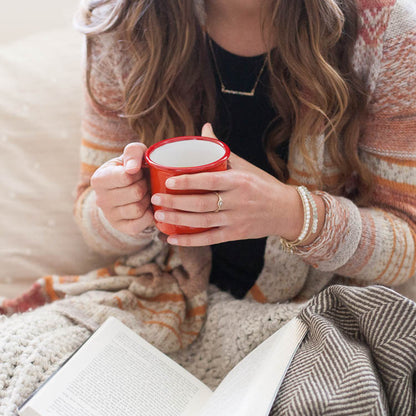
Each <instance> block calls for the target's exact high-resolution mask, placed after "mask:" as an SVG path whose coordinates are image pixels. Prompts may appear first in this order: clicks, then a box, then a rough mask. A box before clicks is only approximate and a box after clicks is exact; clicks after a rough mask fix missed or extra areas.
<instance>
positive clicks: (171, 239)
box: [168, 237, 178, 245]
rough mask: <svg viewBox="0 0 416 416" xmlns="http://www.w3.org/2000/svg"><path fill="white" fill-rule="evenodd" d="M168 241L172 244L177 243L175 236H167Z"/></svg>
mask: <svg viewBox="0 0 416 416" xmlns="http://www.w3.org/2000/svg"><path fill="white" fill-rule="evenodd" d="M168 243H169V244H172V245H176V244H178V239H177V238H175V237H169V238H168Z"/></svg>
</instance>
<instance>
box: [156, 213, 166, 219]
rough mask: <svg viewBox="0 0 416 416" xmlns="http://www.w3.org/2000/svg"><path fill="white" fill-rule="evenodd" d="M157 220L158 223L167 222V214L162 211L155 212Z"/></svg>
mask: <svg viewBox="0 0 416 416" xmlns="http://www.w3.org/2000/svg"><path fill="white" fill-rule="evenodd" d="M155 218H156V219H157V220H158V221H164V220H165V214H164V213H163V212H162V211H156V212H155Z"/></svg>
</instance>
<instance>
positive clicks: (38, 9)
mask: <svg viewBox="0 0 416 416" xmlns="http://www.w3.org/2000/svg"><path fill="white" fill-rule="evenodd" d="M78 3H79V0H19V1H11V0H2V2H1V13H0V45H2V44H6V43H9V42H11V41H14V40H17V39H23V38H25V37H26V36H28V35H31V34H33V33H36V32H42V31H45V30H46V31H48V30H51V29H60V28H69V27H70V26H71V23H72V16H73V14H74V11H75V10H76V8H77V7H78Z"/></svg>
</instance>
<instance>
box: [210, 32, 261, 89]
mask: <svg viewBox="0 0 416 416" xmlns="http://www.w3.org/2000/svg"><path fill="white" fill-rule="evenodd" d="M208 42H209V47H210V49H211V53H212V57H213V59H214V65H215V70H216V72H217V75H218V79H219V80H220V84H221V92H222V93H223V94H232V95H242V96H245V97H253V96H254V94H255V93H256V89H257V85H258V83H259V81H260V78H261V76H262V74H263V71H264V68H265V67H266V62H267V60H266V58H264V62H263V65H262V67H261V69H260V71H259V73H258V75H257V78H256V82H255V83H254V85H253V88H252V89H251V90H250V91H237V90H230V89H228V88H227V87H226V86H225V85H224V81H223V80H222V76H221V72H220V68H219V66H218V62H217V58H216V56H215V52H214V47H213V46H212V40H211V38H210V37H209V36H208Z"/></svg>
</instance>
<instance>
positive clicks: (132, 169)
mask: <svg viewBox="0 0 416 416" xmlns="http://www.w3.org/2000/svg"><path fill="white" fill-rule="evenodd" d="M146 150H147V147H146V146H145V145H144V144H143V143H130V144H128V145H127V146H126V147H125V148H124V152H123V156H122V160H123V165H124V167H125V169H126V172H127V173H128V174H135V173H137V172H138V171H139V170H140V169H141V167H142V162H143V156H144V154H145V152H146Z"/></svg>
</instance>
